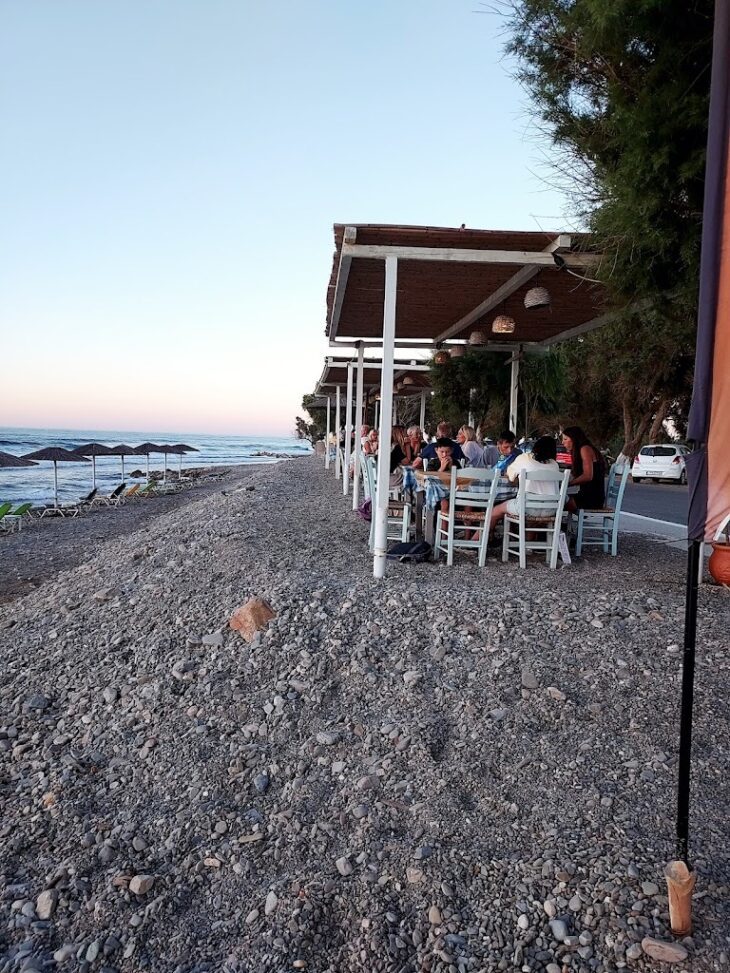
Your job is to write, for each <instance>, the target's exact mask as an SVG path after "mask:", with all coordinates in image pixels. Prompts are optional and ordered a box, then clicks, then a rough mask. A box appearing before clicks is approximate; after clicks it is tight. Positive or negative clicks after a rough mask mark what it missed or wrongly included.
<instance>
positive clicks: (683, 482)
mask: <svg viewBox="0 0 730 973" xmlns="http://www.w3.org/2000/svg"><path fill="white" fill-rule="evenodd" d="M679 483H680V485H681V486H685V485H686V483H687V470H682V472H681V473H680V474H679Z"/></svg>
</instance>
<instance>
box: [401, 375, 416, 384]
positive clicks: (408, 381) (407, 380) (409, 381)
mask: <svg viewBox="0 0 730 973" xmlns="http://www.w3.org/2000/svg"><path fill="white" fill-rule="evenodd" d="M415 384H416V382H415V380H414V378H413V376H412V375H406V377H405V378H404V379H403V381H402V382H401V385H415Z"/></svg>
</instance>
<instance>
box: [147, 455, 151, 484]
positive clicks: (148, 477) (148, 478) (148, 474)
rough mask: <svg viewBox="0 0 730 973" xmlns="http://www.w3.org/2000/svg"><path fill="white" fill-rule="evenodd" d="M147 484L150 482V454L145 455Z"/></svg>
mask: <svg viewBox="0 0 730 973" xmlns="http://www.w3.org/2000/svg"><path fill="white" fill-rule="evenodd" d="M147 482H148V483H149V482H150V454H149V453H147Z"/></svg>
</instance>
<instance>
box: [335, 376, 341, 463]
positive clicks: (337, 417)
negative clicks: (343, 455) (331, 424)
mask: <svg viewBox="0 0 730 973" xmlns="http://www.w3.org/2000/svg"><path fill="white" fill-rule="evenodd" d="M340 388H341V386H339V385H338V386H337V404H336V405H335V476H336V477H337V479H338V480H339V478H340V476H341V475H342V470H341V469H340V425H341V422H342V418H341V416H340Z"/></svg>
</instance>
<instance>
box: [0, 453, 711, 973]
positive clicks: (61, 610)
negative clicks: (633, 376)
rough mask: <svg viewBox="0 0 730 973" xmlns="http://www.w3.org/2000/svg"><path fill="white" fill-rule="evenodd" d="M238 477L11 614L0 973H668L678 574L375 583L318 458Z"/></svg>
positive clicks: (701, 780) (409, 577) (661, 562)
mask: <svg viewBox="0 0 730 973" xmlns="http://www.w3.org/2000/svg"><path fill="white" fill-rule="evenodd" d="M231 487H232V488H231V489H229V487H228V485H227V486H226V495H216V496H213V497H210V496H209V497H207V498H205V499H203V500H200V501H197V502H192V503H190V504H188V505H186V506H185V507H184V508H181V509H173V510H171V511H169V512H166V513H164V514H162V515H161V516H160V517H159V518H157V519H155V520H152V521H148V522H147V523H146V524H145V525H144V529H143V530H139V531H137V532H135V533H132V534H130V535H129V536H127V537H122V538H119V537H117V538H114V539H112V540H110V541H108V542H107V543H105V544H104V545H103V546H102V547H101V548H100V549H99V550H98V553H96V554H95V555H94V556H93V557H92V558H91V560H89V561H87V562H86V563H85V564H83V565H81V566H79V567H76V568H74V569H72V570H68V571H65V572H63V573H61V574H60V575H59V576H58V577H57V578H55V579H54V580H52V581H48V582H47V583H45V584H44V585H43V587H41V588H39V589H38V590H36V591H34V592H32V593H30V594H29V595H27V596H26V597H24V598H22V599H20V600H19V601H16V602H15V603H13V604H11V605H8V606H5V607H4V608H2V609H0V665H1V666H2V673H3V678H2V683H1V684H0V706H1V710H0V751H1V752H2V762H1V763H0V806H1V807H2V817H1V819H0V970H2V971H6V970H7V971H10V970H12V971H15V970H19V971H20V970H22V971H25V973H31V971H33V970H35V971H45V970H55V969H58V970H64V971H65V970H79V971H82V970H83V971H97V970H98V971H102V970H103V971H106V973H109V971H115V970H116V971H120V973H121V971H130V973H131V971H137V970H144V969H149V970H154V971H170V973H173V971H175V973H193V971H200V973H202V971H211V973H213V971H226V973H237V971H240V973H259V971H277V973H278V971H285V970H295V969H296V970H301V969H304V970H309V971H316V973H349V971H358V973H373V971H388V973H405V971H413V973H416V971H419V973H420V971H429V973H465V971H492V970H513V969H516V970H525V971H528V970H529V971H538V973H539V971H546V973H562V971H564V970H569V971H595V973H600V971H609V970H616V969H624V968H628V969H636V970H642V971H648V970H652V971H654V970H656V969H657V965H658V963H657V960H656V959H654V958H653V956H652V955H651V953H652V949H653V947H651V945H650V944H649V943H648V939H647V937H653V938H655V939H659V940H665V941H669V940H670V939H671V937H670V935H669V933H668V913H667V899H666V894H665V891H666V890H665V888H664V886H663V880H662V877H661V874H662V868H663V865H664V863H665V862H666V861H667V860H668V859H669V858H671V857H672V834H673V808H674V792H675V779H676V758H675V753H676V743H677V719H678V698H679V685H680V682H679V677H680V658H681V652H680V648H679V645H680V642H681V620H682V610H683V574H684V572H683V561H682V559H681V558H679V557H676V556H675V555H673V554H672V553H668V552H667V551H666V550H665V549H664V548H661V549H659V548H656V547H654V546H653V545H651V544H650V543H649V542H647V541H645V540H642V539H641V538H636V537H629V538H626V539H625V540H624V542H623V543H622V551H621V554H620V557H619V558H618V559H616V560H613V559H611V558H607V557H605V556H603V555H599V554H596V555H593V556H591V557H587V558H584V559H582V561H581V562H580V563H576V564H574V565H573V566H572V567H571V568H570V569H564V570H560V571H557V572H549V571H548V570H547V569H546V567H545V565H544V564H543V563H536V564H534V565H531V566H530V567H529V568H528V570H527V571H525V572H519V570H518V569H517V568H516V567H514V566H512V565H510V566H507V565H502V564H501V562H497V561H496V560H489V561H488V563H487V567H486V568H485V570H484V571H482V572H480V571H479V570H478V569H477V568H476V567H475V565H474V564H473V562H471V561H467V560H464V561H461V562H460V563H459V564H458V565H457V566H456V567H455V568H453V569H448V568H446V567H440V566H434V565H429V564H424V565H399V564H396V565H393V566H392V569H391V570H389V573H388V577H387V579H386V582H385V583H384V584H379V583H376V582H375V581H373V580H372V578H371V576H370V572H371V563H370V558H369V557H368V555H367V528H366V525H364V524H362V523H361V522H360V521H358V520H357V519H356V518H355V517H354V515H353V514H352V512H351V510H350V509H349V504H348V503H346V502H345V501H344V500H343V498H342V497H341V495H340V494H339V493H338V489H337V485H336V484H335V481H334V479H333V478H332V477H331V476H330V475H329V474H327V475H325V473H324V471H323V470H322V469H321V466H320V464H319V463H318V462H317V461H316V460H314V459H306V460H299V461H298V462H297V463H286V464H282V465H280V466H277V467H275V468H266V469H264V470H262V471H259V472H256V473H252V474H251V475H249V476H248V477H247V478H246V479H245V482H241V484H240V485H238V486H236V485H234V484H232V485H231ZM252 488H253V489H252ZM38 536H39V538H40V537H41V536H42V535H41V533H40V532H39V533H38ZM250 597H261V598H264V599H265V600H266V601H267V602H268V603H269V604H270V605H271V606H272V609H273V611H274V612H275V617H274V618H273V619H272V620H271V621H270V622H269V624H268V626H267V627H266V628H265V629H264V631H262V632H261V633H259V634H258V635H256V636H255V637H254V639H253V641H252V642H251V643H250V644H249V643H248V642H246V641H244V640H243V639H242V638H241V637H240V635H239V634H238V633H237V632H235V631H233V630H232V629H230V628H229V627H228V620H229V618H230V617H231V615H232V613H233V612H234V611H235V609H236V608H238V607H239V606H240V605H241V604H243V603H244V602H245V601H247V600H248V599H249V598H250ZM727 624H728V599H727V592H724V591H722V590H718V589H708V590H706V591H703V593H702V597H701V606H700V626H701V628H700V631H701V645H702V663H701V666H700V670H699V673H698V683H699V685H698V699H697V711H696V735H695V751H694V753H695V763H694V782H695V790H694V795H693V802H694V803H693V814H692V849H693V859H694V864H695V866H696V868H697V871H698V873H699V879H698V884H697V890H698V895H697V897H696V899H695V931H694V935H693V937H690V938H687V939H686V940H684V941H682V942H681V943H680V944H679V947H680V948H678V949H675V952H674V953H673V954H672V955H673V958H674V959H675V960H676V961H677V962H678V964H679V965H678V966H677V967H676V968H677V969H683V970H692V971H705V970H707V971H710V970H721V969H724V968H727V948H728V941H727V936H728V918H729V916H728V887H727V884H728V875H729V874H730V869H729V867H728V866H729V864H730V862H729V855H728V847H729V844H728V837H729V835H728V831H729V830H730V825H729V824H728V817H727V806H728V799H729V798H730V784H729V783H728V774H727V766H728V749H730V745H729V744H728V733H727V728H728V699H730V692H729V690H730V676H729V674H730V661H729V654H728V653H729V650H728V645H727V638H726V632H727ZM642 943H643V944H644V945H642Z"/></svg>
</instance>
